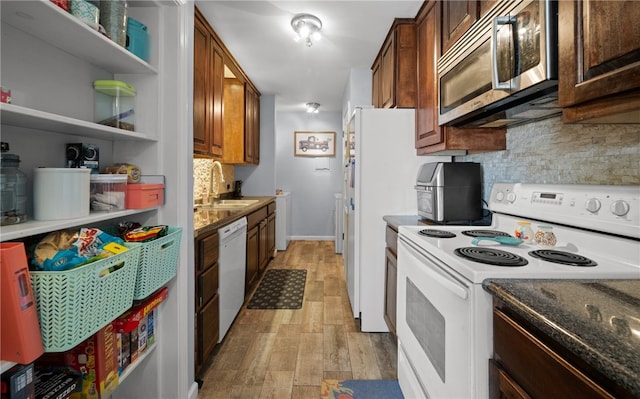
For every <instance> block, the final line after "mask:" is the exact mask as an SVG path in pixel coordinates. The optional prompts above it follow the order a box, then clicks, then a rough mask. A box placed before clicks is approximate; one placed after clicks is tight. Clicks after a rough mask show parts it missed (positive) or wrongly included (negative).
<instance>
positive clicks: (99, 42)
mask: <svg viewBox="0 0 640 399" xmlns="http://www.w3.org/2000/svg"><path fill="white" fill-rule="evenodd" d="M0 6H1V14H2V22H6V23H7V24H9V25H11V26H13V27H15V28H17V29H20V30H22V31H25V32H28V33H29V34H30V35H33V36H36V37H38V38H40V39H41V40H44V41H45V42H47V43H49V44H51V45H53V46H55V47H57V48H59V49H61V50H63V51H65V52H67V53H69V54H71V55H73V56H75V57H78V58H80V59H82V60H85V61H87V62H89V63H91V64H93V65H96V66H98V67H101V68H104V69H106V70H108V71H111V72H112V73H142V74H157V73H158V71H157V70H156V68H154V67H153V66H151V65H150V64H148V63H147V62H145V61H143V60H142V59H140V58H138V57H137V56H135V55H133V54H132V53H130V52H129V51H127V50H126V49H124V48H123V47H121V46H119V45H118V44H116V43H114V42H113V41H111V40H109V39H108V38H106V37H105V36H103V35H102V34H101V33H99V32H98V31H96V30H94V29H92V28H90V27H89V26H88V25H87V24H85V23H84V22H82V21H80V20H79V19H77V18H76V17H74V16H73V15H71V14H70V13H68V12H65V11H64V10H63V9H61V8H60V7H58V6H56V5H55V4H53V3H52V2H50V1H42V0H40V1H3V2H2V3H1V4H0Z"/></svg>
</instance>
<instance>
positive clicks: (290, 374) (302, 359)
mask: <svg viewBox="0 0 640 399" xmlns="http://www.w3.org/2000/svg"><path fill="white" fill-rule="evenodd" d="M269 268H290V269H307V281H306V287H305V292H304V303H303V306H302V309H298V310H255V309H246V307H243V308H242V310H241V311H240V313H239V314H238V317H237V318H236V321H235V322H234V324H233V325H232V327H231V329H230V330H229V332H228V333H227V335H226V337H225V339H224V341H223V342H222V343H221V344H219V345H218V348H217V349H216V351H217V353H216V354H215V355H214V356H213V358H212V361H211V362H210V364H209V366H208V368H207V369H206V371H205V372H204V374H203V377H204V378H203V380H204V384H203V385H202V388H201V389H200V392H199V394H198V399H214V398H225V399H231V398H242V399H252V398H256V399H258V398H260V399H262V398H278V399H283V398H292V399H305V398H309V399H318V398H319V397H320V384H321V382H322V379H323V378H335V379H393V378H397V376H396V360H397V357H396V353H397V352H396V344H395V341H394V340H393V338H392V336H391V334H389V333H362V332H359V326H358V322H357V320H355V319H354V318H353V316H352V312H351V306H350V304H349V298H348V296H347V288H346V284H345V280H344V273H343V269H342V256H341V255H337V254H335V253H334V246H333V241H293V242H291V244H290V245H289V248H288V249H287V251H284V252H278V254H277V255H276V257H275V259H274V260H273V261H272V262H271V264H270V265H269ZM383 294H384V293H382V292H381V293H380V295H383Z"/></svg>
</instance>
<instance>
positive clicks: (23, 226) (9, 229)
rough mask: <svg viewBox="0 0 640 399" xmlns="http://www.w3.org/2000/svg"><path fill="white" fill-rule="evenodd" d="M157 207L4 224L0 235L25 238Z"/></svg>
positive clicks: (1, 237)
mask: <svg viewBox="0 0 640 399" xmlns="http://www.w3.org/2000/svg"><path fill="white" fill-rule="evenodd" d="M156 209H158V207H154V208H146V209H128V210H125V211H117V212H94V213H91V214H89V216H87V217H81V218H75V219H66V220H50V221H39V220H32V221H28V222H25V223H20V224H15V225H11V226H2V234H1V235H0V240H2V241H10V240H16V239H19V238H25V237H29V236H33V235H36V234H42V233H48V232H50V231H55V230H61V229H67V228H71V227H76V226H81V225H89V224H92V223H98V222H103V221H107V220H112V219H118V218H122V217H125V216H130V215H137V214H139V213H143V212H148V211H153V210H156Z"/></svg>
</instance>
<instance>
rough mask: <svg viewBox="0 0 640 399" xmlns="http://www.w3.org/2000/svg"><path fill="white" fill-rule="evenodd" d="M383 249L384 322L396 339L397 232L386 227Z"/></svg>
mask: <svg viewBox="0 0 640 399" xmlns="http://www.w3.org/2000/svg"><path fill="white" fill-rule="evenodd" d="M385 236H386V243H387V247H386V248H385V262H384V263H385V267H384V268H385V284H384V321H385V322H386V323H387V327H389V331H390V332H391V333H392V334H393V336H394V337H396V336H397V335H396V305H397V301H396V295H397V287H398V232H397V231H396V230H395V229H394V228H392V227H391V226H389V225H387V228H386V234H385Z"/></svg>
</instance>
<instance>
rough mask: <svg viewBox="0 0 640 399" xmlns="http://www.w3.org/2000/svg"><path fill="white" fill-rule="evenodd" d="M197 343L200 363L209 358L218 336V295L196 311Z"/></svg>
mask: <svg viewBox="0 0 640 399" xmlns="http://www.w3.org/2000/svg"><path fill="white" fill-rule="evenodd" d="M198 328H199V331H198V332H199V334H200V336H199V345H198V347H199V348H200V350H199V351H198V352H199V353H197V356H198V360H199V361H200V364H202V363H204V362H206V360H207V359H208V358H209V356H210V355H211V353H212V352H213V349H214V348H215V346H216V344H217V343H218V338H219V337H220V297H219V296H218V295H216V296H214V297H213V299H211V301H209V303H207V304H206V305H205V306H204V308H202V310H201V311H200V312H198Z"/></svg>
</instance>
